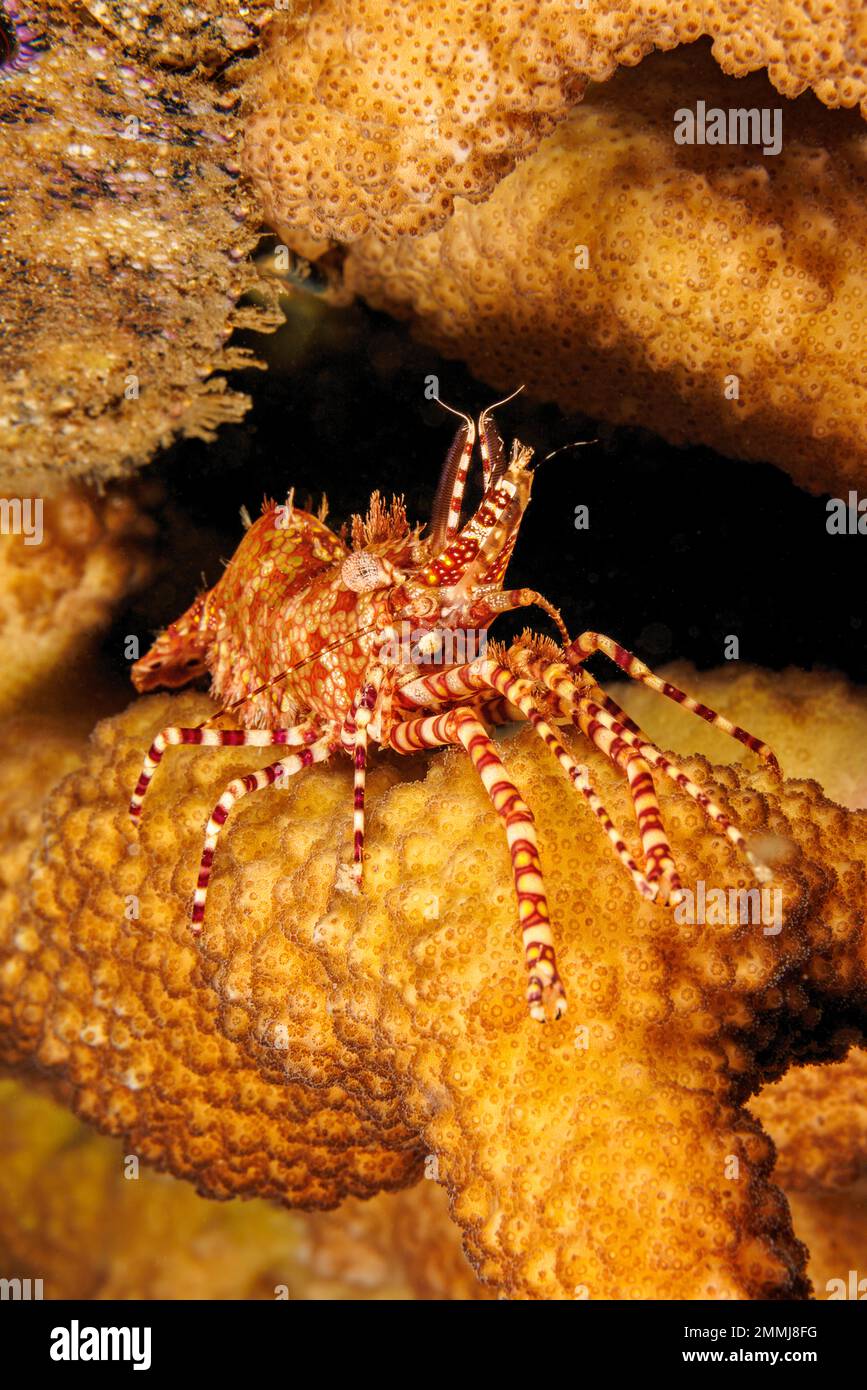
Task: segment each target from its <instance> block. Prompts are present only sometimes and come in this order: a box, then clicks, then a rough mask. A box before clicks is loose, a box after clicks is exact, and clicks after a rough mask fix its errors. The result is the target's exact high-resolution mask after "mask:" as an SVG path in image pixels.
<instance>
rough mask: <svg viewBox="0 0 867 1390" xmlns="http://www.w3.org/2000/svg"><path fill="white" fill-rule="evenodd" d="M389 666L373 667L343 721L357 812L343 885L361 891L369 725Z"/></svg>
mask: <svg viewBox="0 0 867 1390" xmlns="http://www.w3.org/2000/svg"><path fill="white" fill-rule="evenodd" d="M384 676H385V670H384V668H383V667H382V666H374V667H372V668H371V669H370V670H369V671H368V673H367V675H366V677H365V679H364V680H363V681H362V683H361V685H360V686H359V688H358V691H357V692H356V695H355V699H354V700H353V702H352V709H351V710H350V712H349V714H348V715H347V716H346V719H345V720H344V721H343V729H342V731H341V740H342V742H343V746H344V748H346V749H347V751H348V752H350V753H351V754H352V763H353V768H354V782H353V812H352V870H351V874H350V877H349V880H348V883H347V882H346V881H345V879H344V878H343V874H344V873H345V869H344V870H342V871H341V873H340V874H338V883H339V884H340V886H341V887H349V888H350V889H351V891H353V892H357V891H358V890H359V889H360V888H361V883H362V879H363V877H364V791H365V786H366V784H367V749H368V725H369V724H370V721H371V720H372V718H373V712H374V709H375V707H376V703H377V700H378V698H379V692H380V688H381V686H382V682H383V677H384Z"/></svg>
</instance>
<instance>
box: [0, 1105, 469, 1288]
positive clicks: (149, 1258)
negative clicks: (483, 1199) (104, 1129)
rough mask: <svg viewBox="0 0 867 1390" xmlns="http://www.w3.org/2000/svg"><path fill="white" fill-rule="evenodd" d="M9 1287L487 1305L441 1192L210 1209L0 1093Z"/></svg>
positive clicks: (426, 1187)
mask: <svg viewBox="0 0 867 1390" xmlns="http://www.w3.org/2000/svg"><path fill="white" fill-rule="evenodd" d="M0 1276H2V1277H8V1278H12V1277H17V1278H20V1279H26V1278H32V1279H41V1280H42V1281H43V1295H44V1297H45V1298H124V1299H141V1298H174V1299H177V1298H198V1299H202V1298H206V1299H214V1298H263V1299H273V1298H275V1297H278V1298H290V1299H293V1300H297V1299H304V1300H311V1299H352V1300H356V1299H384V1298H387V1299H406V1298H422V1299H426V1298H447V1299H458V1298H460V1299H477V1298H484V1297H486V1296H489V1295H487V1294H486V1292H485V1290H484V1288H483V1287H482V1286H481V1285H480V1284H479V1282H478V1280H477V1279H476V1278H475V1277H474V1275H473V1272H472V1270H471V1269H470V1266H469V1265H468V1263H467V1261H466V1259H465V1258H464V1256H463V1254H462V1252H461V1248H460V1238H459V1235H458V1231H457V1228H456V1227H455V1226H454V1225H453V1223H452V1222H451V1220H450V1219H449V1214H448V1205H447V1202H446V1196H445V1193H444V1192H443V1190H442V1188H440V1187H438V1186H437V1185H436V1183H434V1182H420V1183H418V1184H417V1185H416V1186H415V1187H413V1188H409V1189H408V1190H407V1191H405V1192H401V1193H396V1194H394V1195H391V1194H383V1195H381V1196H380V1197H376V1198H373V1199H372V1200H371V1201H369V1202H360V1201H358V1200H357V1199H353V1198H350V1199H348V1200H347V1201H346V1202H344V1203H343V1205H342V1206H341V1207H340V1208H339V1209H338V1210H337V1211H335V1212H288V1211H281V1210H280V1209H279V1208H277V1207H275V1206H273V1205H269V1204H268V1203H266V1202H261V1201H252V1202H243V1203H238V1202H229V1203H225V1202H219V1203H215V1202H208V1201H206V1200H204V1199H203V1198H201V1197H199V1196H198V1195H197V1194H196V1193H195V1192H194V1191H193V1189H192V1188H191V1187H190V1186H189V1184H187V1183H181V1182H177V1181H176V1180H175V1179H173V1178H170V1177H168V1176H167V1175H165V1174H156V1173H153V1172H151V1171H149V1170H148V1169H147V1168H141V1169H138V1168H137V1167H136V1165H135V1164H132V1163H130V1162H129V1156H128V1155H126V1154H125V1153H124V1151H123V1147H122V1146H121V1145H120V1144H118V1143H117V1142H116V1141H111V1140H108V1139H105V1138H103V1137H102V1136H100V1135H97V1134H96V1133H94V1132H93V1131H92V1130H88V1129H86V1128H85V1127H84V1126H83V1125H82V1124H81V1123H80V1121H78V1120H76V1119H75V1117H74V1116H73V1115H72V1114H70V1112H69V1111H68V1110H65V1109H62V1108H61V1107H60V1106H58V1105H57V1104H55V1103H54V1102H52V1101H51V1100H50V1099H49V1098H48V1097H46V1096H44V1095H39V1094H38V1093H36V1092H34V1091H31V1090H25V1088H24V1087H22V1086H20V1085H17V1084H15V1083H13V1082H9V1081H7V1082H3V1083H0Z"/></svg>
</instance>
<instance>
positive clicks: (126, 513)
mask: <svg viewBox="0 0 867 1390" xmlns="http://www.w3.org/2000/svg"><path fill="white" fill-rule="evenodd" d="M153 500H155V497H150V496H149V488H148V486H147V485H136V488H135V489H134V490H133V491H120V490H119V489H117V488H110V489H108V490H107V491H106V492H105V493H104V494H102V495H101V496H98V495H96V494H95V493H92V492H89V491H88V490H87V489H86V488H84V487H82V486H81V485H79V484H73V485H71V486H67V487H65V488H64V489H62V490H61V491H60V492H58V493H56V494H55V495H53V496H50V497H46V498H39V499H35V498H28V499H20V498H18V499H11V500H10V499H6V501H4V503H3V505H4V506H9V507H10V508H12V507H15V508H16V510H10V511H9V526H8V529H6V530H5V532H4V533H3V534H0V714H3V715H8V714H10V713H11V712H13V711H15V710H20V709H23V708H24V707H25V703H26V706H27V707H28V708H30V709H32V708H33V702H34V700H36V699H38V700H39V702H40V705H41V706H42V707H43V708H45V709H48V708H50V707H52V706H53V707H54V708H57V707H58V706H59V707H62V708H64V709H65V710H67V711H69V709H70V706H71V705H73V704H75V702H76V698H77V690H78V688H79V685H80V682H81V677H80V674H79V673H77V672H76V671H75V669H74V665H75V663H85V662H86V660H87V658H88V656H89V655H90V648H91V647H92V645H93V639H94V638H95V637H96V635H97V634H98V633H100V631H101V630H102V629H104V628H105V627H106V626H107V625H108V622H109V620H110V618H111V615H112V613H113V611H114V610H115V608H116V606H117V605H118V604H119V602H120V600H121V599H123V598H126V597H128V596H129V595H130V594H132V593H134V592H136V591H137V590H138V589H140V588H141V587H142V585H143V584H144V583H145V582H146V581H147V580H148V579H149V578H150V577H151V575H152V573H153V569H154V557H155V547H154V538H155V535H156V529H157V528H156V523H155V521H154V519H153V517H152V516H151V515H150V514H149V505H150V502H151V501H153ZM88 698H89V699H90V700H91V701H92V693H91V694H90V695H89V697H88ZM91 710H92V703H91ZM92 722H93V715H92V713H91V723H92Z"/></svg>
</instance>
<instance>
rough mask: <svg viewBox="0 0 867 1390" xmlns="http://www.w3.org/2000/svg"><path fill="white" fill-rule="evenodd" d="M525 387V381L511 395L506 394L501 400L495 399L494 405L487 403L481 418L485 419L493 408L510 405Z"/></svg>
mask: <svg viewBox="0 0 867 1390" xmlns="http://www.w3.org/2000/svg"><path fill="white" fill-rule="evenodd" d="M523 389H524V383H523V382H522V383H521V385H520V386H519V387H518V388H517V390H516V391H513V392H512V394H511V396H504V397H503V399H502V400H501V401H494V404H493V405H486V406H485V408H484V410H483V411H482V416H481V418H482V419H483V420H484V418H485V416H486V415H490V413H491V411H492V410H499V408H500V406H501V405H508V404H509V401H513V400H514V399H515V397H516V396H520V394H521V392H522V391H523Z"/></svg>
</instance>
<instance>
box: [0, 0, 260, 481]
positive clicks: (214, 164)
mask: <svg viewBox="0 0 867 1390" xmlns="http://www.w3.org/2000/svg"><path fill="white" fill-rule="evenodd" d="M91 8H92V11H93V14H94V15H97V16H98V20H97V19H96V18H94V17H93V15H91V16H88V15H86V14H85V15H82V7H81V6H78V5H73V4H71V3H67V0H48V3H47V4H46V5H45V6H44V7H43V13H42V15H41V17H40V24H41V32H42V36H43V39H44V46H43V48H42V50H41V51H40V52H39V53H38V54H37V56H36V60H35V61H34V62H33V63H32V64H30V65H28V66H27V67H26V68H25V69H23V70H21V71H19V72H17V73H15V74H14V75H13V76H12V77H11V78H10V80H9V81H8V82H6V83H4V84H2V86H0V123H2V131H3V135H2V144H0V155H2V170H0V240H2V247H3V277H2V287H0V288H2V295H3V305H4V316H5V319H6V325H7V332H6V334H5V335H4V337H3V343H2V346H0V375H2V378H3V386H2V391H0V453H2V456H3V464H2V470H0V477H2V486H3V487H4V488H12V487H16V486H18V487H22V488H23V487H29V488H33V487H38V488H42V487H45V486H46V485H48V484H50V483H51V482H52V481H56V480H57V479H59V478H61V477H63V478H66V479H69V478H72V477H80V476H81V477H103V478H104V477H111V476H114V475H117V474H119V473H121V472H123V471H125V470H128V469H129V468H131V467H132V466H133V465H135V464H139V463H142V462H146V461H147V459H148V458H149V457H150V455H151V454H152V453H153V451H154V450H155V449H156V448H157V446H158V445H161V444H166V443H168V442H169V441H170V440H171V438H172V437H173V436H174V435H175V434H176V433H187V434H197V435H200V436H201V437H203V438H209V437H211V434H212V432H213V429H214V427H215V426H216V425H217V424H218V423H219V422H220V421H221V420H223V419H237V418H238V417H239V415H241V414H243V412H244V410H245V409H246V405H247V398H246V397H243V396H239V395H235V394H233V393H231V392H227V391H226V389H225V386H226V383H225V379H224V378H222V377H220V376H215V375H214V373H215V372H219V371H220V370H221V369H226V368H228V367H231V366H237V365H240V364H242V363H245V362H247V363H249V360H250V359H249V353H247V354H245V353H244V352H242V351H241V350H240V349H236V348H231V349H228V350H227V349H226V348H225V341H226V339H227V337H228V336H229V334H230V333H231V331H232V327H233V326H236V325H239V324H240V325H244V324H251V323H255V324H257V325H258V326H260V327H266V326H273V324H274V323H275V322H276V321H277V319H276V317H275V315H274V313H273V312H271V313H266V312H261V313H259V314H258V315H256V314H253V311H252V310H248V309H236V308H233V305H235V304H236V302H237V300H238V298H239V297H240V295H241V294H242V293H243V292H244V290H245V288H246V287H247V286H249V285H250V283H251V282H252V281H253V280H254V279H255V278H256V277H255V273H254V272H253V271H251V269H250V267H249V266H246V265H245V264H244V257H245V254H246V252H247V251H248V250H249V249H250V248H251V246H252V245H253V244H254V242H255V239H256V234H257V225H258V224H257V219H256V217H255V213H254V211H253V210H252V209H251V208H250V207H249V206H247V204H246V203H245V200H244V198H243V197H242V196H241V195H240V194H239V191H238V187H237V169H236V168H235V167H233V147H234V140H235V127H234V124H233V122H232V119H231V117H230V116H228V115H227V114H226V112H225V111H224V110H222V109H221V101H224V98H223V96H222V95H221V92H220V90H219V88H217V87H212V86H209V85H207V84H205V83H204V82H202V81H201V80H200V79H199V78H198V77H196V76H193V75H190V74H188V73H185V72H184V73H182V72H174V71H168V72H167V71H163V70H161V69H160V68H159V67H157V66H154V65H153V64H154V63H155V62H156V60H157V58H158V57H159V49H160V42H161V40H160V34H162V35H163V38H165V35H166V26H168V27H169V29H170V28H171V23H172V22H173V19H179V20H180V22H181V25H182V28H181V37H182V40H183V41H182V43H181V45H180V49H181V52H184V53H187V55H188V60H189V62H190V63H193V62H194V61H195V59H196V57H197V56H201V55H199V53H198V50H197V49H196V48H195V45H193V46H192V47H189V43H191V42H192V41H191V40H190V39H189V35H188V34H187V26H188V25H189V24H190V23H192V22H193V19H192V17H193V16H194V13H195V12H194V11H193V10H192V9H190V10H188V9H186V8H184V9H183V10H182V9H181V8H180V7H177V6H172V7H170V9H169V10H167V11H165V13H164V15H163V20H162V24H163V28H162V29H161V30H160V31H159V33H154V32H152V33H151V40H150V42H148V41H145V40H144V39H143V38H142V37H141V34H140V30H141V28H142V17H141V16H140V14H138V10H139V9H140V7H139V6H135V7H130V6H116V5H111V4H94V5H93V6H92V7H91ZM121 10H123V11H125V12H126V14H127V18H128V26H127V29H122V32H121V30H119V32H121V40H127V39H129V36H130V34H132V35H133V36H134V42H133V47H132V56H131V51H130V50H129V49H128V48H125V47H124V44H123V42H122V41H120V40H118V39H115V38H114V37H112V33H111V30H112V24H111V22H110V21H111V17H112V15H113V14H116V12H118V11H121ZM199 13H200V14H201V11H199ZM185 15H186V16H188V17H189V18H188V19H184V18H183V16H185ZM130 26H131V27H130ZM114 28H115V29H117V28H118V26H117V25H115V26H114ZM121 28H122V27H121ZM239 41H240V40H239ZM185 45H187V46H186V47H185ZM173 51H174V50H173ZM175 57H176V59H178V60H179V55H178V54H177V53H176V55H175ZM233 102H234V96H233V95H232V94H231V93H229V104H230V105H231V104H232V103H233Z"/></svg>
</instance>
